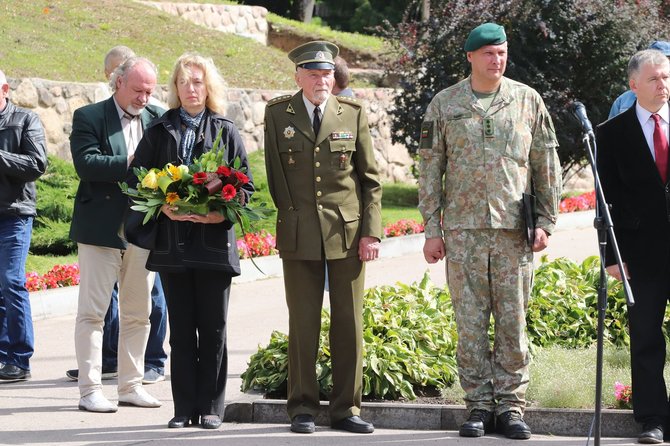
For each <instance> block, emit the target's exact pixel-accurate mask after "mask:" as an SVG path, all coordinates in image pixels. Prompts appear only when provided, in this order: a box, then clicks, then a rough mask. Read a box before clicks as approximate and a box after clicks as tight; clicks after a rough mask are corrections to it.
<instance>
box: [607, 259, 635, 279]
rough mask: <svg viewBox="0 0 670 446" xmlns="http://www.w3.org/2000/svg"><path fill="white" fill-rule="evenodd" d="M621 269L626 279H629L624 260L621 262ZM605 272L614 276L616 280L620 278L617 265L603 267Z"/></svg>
mask: <svg viewBox="0 0 670 446" xmlns="http://www.w3.org/2000/svg"><path fill="white" fill-rule="evenodd" d="M623 270H624V272H625V273H626V279H630V274H629V273H628V265H626V262H623ZM605 271H607V274H609V275H610V276H612V277H614V278H615V279H617V280H621V271H619V265H610V266H608V267H606V268H605Z"/></svg>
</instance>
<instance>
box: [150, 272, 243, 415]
mask: <svg viewBox="0 0 670 446" xmlns="http://www.w3.org/2000/svg"><path fill="white" fill-rule="evenodd" d="M161 279H162V281H163V290H164V291H165V298H166V301H167V305H168V318H169V321H170V347H171V353H170V374H171V382H172V398H173V400H174V414H175V416H188V417H191V416H197V415H218V416H219V417H221V419H223V411H224V398H225V391H226V379H227V377H228V349H227V347H226V317H227V314H228V298H229V295H230V283H231V279H232V277H231V276H228V275H225V274H223V273H221V272H219V271H211V270H196V269H192V270H188V271H187V272H184V273H161Z"/></svg>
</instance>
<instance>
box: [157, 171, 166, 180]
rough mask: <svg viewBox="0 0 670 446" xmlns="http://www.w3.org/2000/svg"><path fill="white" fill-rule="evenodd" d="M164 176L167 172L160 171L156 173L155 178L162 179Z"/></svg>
mask: <svg viewBox="0 0 670 446" xmlns="http://www.w3.org/2000/svg"><path fill="white" fill-rule="evenodd" d="M165 175H167V172H166V171H164V170H160V171H158V173H157V174H156V176H157V177H158V178H160V177H164V176H165Z"/></svg>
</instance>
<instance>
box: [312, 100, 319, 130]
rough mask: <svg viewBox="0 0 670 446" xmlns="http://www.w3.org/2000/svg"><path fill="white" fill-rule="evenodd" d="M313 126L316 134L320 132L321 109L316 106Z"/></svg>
mask: <svg viewBox="0 0 670 446" xmlns="http://www.w3.org/2000/svg"><path fill="white" fill-rule="evenodd" d="M312 128H313V129H314V134H315V135H318V134H319V129H320V128H321V109H320V108H319V107H316V108H315V109H314V120H313V121H312Z"/></svg>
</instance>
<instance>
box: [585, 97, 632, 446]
mask: <svg viewBox="0 0 670 446" xmlns="http://www.w3.org/2000/svg"><path fill="white" fill-rule="evenodd" d="M582 107H583V105H582ZM578 119H579V116H578ZM584 119H586V118H585V116H584ZM580 121H581V119H580ZM586 122H587V123H588V120H586ZM582 124H583V122H582ZM583 126H584V137H583V139H582V142H584V143H585V145H586V154H587V156H588V158H589V163H590V164H591V170H592V171H593V180H594V183H595V192H596V218H595V219H594V221H593V226H594V227H595V228H596V230H597V231H598V246H599V251H600V282H599V284H598V332H597V344H596V396H595V421H594V431H595V432H594V436H593V440H594V441H593V444H594V445H595V446H600V436H601V435H600V430H601V429H600V426H601V420H602V393H603V332H604V330H605V311H606V310H607V271H606V270H605V251H606V248H607V240H608V236H609V240H610V243H611V244H612V250H613V251H614V256H615V258H616V261H617V264H618V266H619V272H620V273H621V282H622V283H623V288H624V292H625V295H626V302H627V304H628V306H629V307H631V306H633V305H635V300H634V299H633V291H632V290H631V289H630V285H629V283H628V278H627V277H626V273H625V270H624V267H623V262H622V260H621V254H620V252H619V245H618V243H617V240H616V236H615V235H614V225H613V224H612V216H611V215H610V210H609V206H608V205H607V202H606V201H605V195H604V194H603V191H602V185H601V183H600V177H599V176H598V169H597V167H596V166H597V165H596V159H595V155H594V152H593V151H592V150H591V141H593V146H594V147H595V149H596V151H597V145H596V141H595V136H594V134H593V131H592V130H591V129H590V124H589V125H588V127H587V126H585V125H584V124H583Z"/></svg>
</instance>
